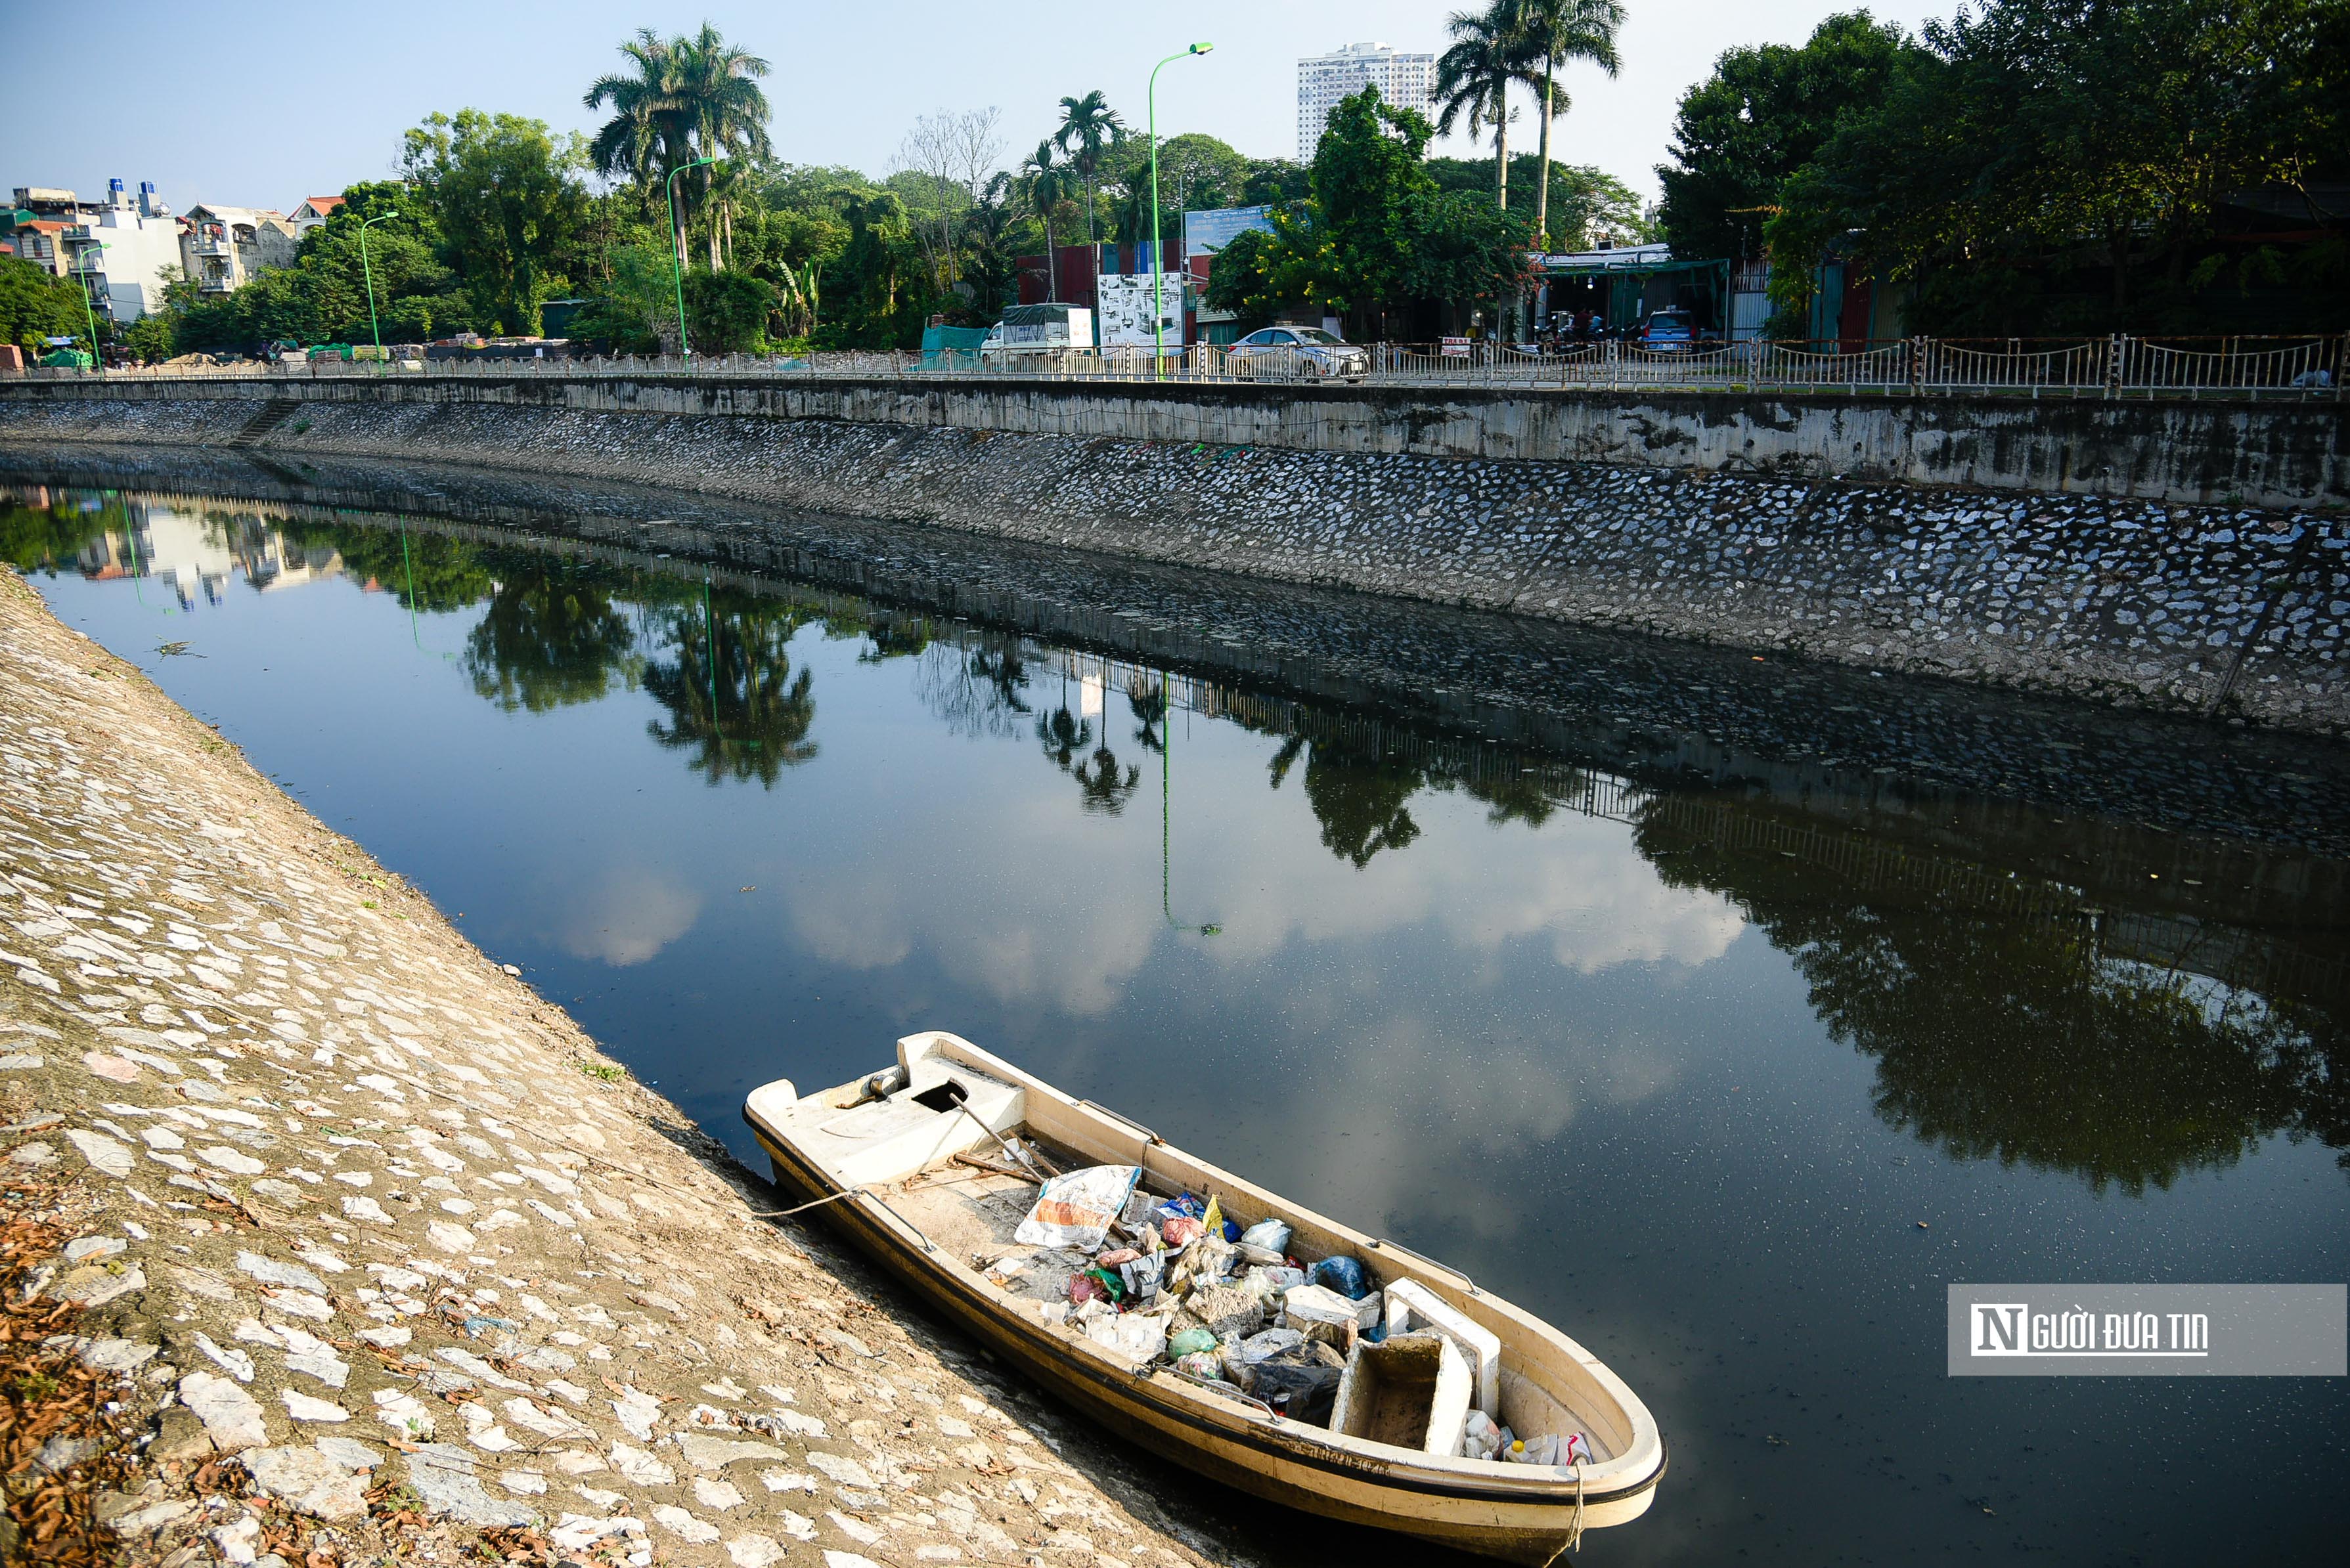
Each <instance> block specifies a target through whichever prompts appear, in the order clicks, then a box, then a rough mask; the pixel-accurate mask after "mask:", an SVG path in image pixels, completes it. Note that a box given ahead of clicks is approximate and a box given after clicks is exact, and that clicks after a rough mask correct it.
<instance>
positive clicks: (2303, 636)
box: [0, 383, 2350, 733]
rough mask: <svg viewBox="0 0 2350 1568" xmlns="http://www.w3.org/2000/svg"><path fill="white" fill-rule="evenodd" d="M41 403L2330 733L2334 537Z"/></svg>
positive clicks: (1466, 480) (660, 431)
mask: <svg viewBox="0 0 2350 1568" xmlns="http://www.w3.org/2000/svg"><path fill="white" fill-rule="evenodd" d="M30 390H31V389H19V391H18V393H17V394H16V395H12V396H10V397H8V398H6V399H0V457H5V458H6V459H7V460H8V461H10V462H15V463H19V464H22V463H27V462H29V463H35V464H38V463H41V462H57V461H60V458H61V454H64V453H66V452H69V451H70V450H71V449H72V448H74V447H76V446H83V447H85V448H86V447H87V445H88V443H92V442H105V443H110V444H128V445H132V446H144V447H148V448H150V449H154V448H169V447H174V446H178V447H188V446H208V447H214V448H220V447H239V448H243V449H247V450H250V452H252V453H253V455H254V457H255V460H256V461H259V462H264V463H267V464H272V465H276V468H278V469H279V470H281V471H284V472H298V470H299V468H300V465H301V464H302V463H303V462H305V461H306V460H307V459H310V458H313V457H316V458H319V459H324V458H328V457H359V458H372V459H383V460H391V461H400V460H401V459H407V460H410V461H417V460H438V461H446V462H458V463H465V464H473V465H481V466H485V467H491V468H495V469H498V470H500V471H504V472H513V471H516V470H523V471H528V472H538V473H548V474H559V475H567V476H573V477H579V478H593V479H603V480H619V481H624V482H629V483H648V484H660V485H669V486H674V487H681V488H687V489H692V490H698V491H702V492H705V493H712V494H716V495H722V496H727V497H733V498H736V499H741V500H745V501H754V502H758V503H761V504H769V505H785V506H795V507H802V508H807V509H811V510H820V511H826V512H831V513H837V514H848V515H853V516H861V517H870V518H879V519H885V520H892V521H901V522H914V523H924V524H937V525H941V526H948V527H952V528H957V529H961V530H965V531H968V532H972V533H976V534H981V535H994V536H998V537H1004V538H1012V539H1017V540H1022V541H1025V542H1030V543H1039V544H1051V545H1068V546H1074V547H1076V548H1080V549H1087V550H1093V551H1101V552H1108V553H1112V554H1116V555H1121V556H1128V557H1139V558H1142V559H1147V560H1152V561H1159V562H1169V563H1175V564H1180V565H1187V566H1206V567H1211V568H1213V569H1216V570H1219V571H1226V572H1235V573H1243V574H1247V575H1250V576H1258V577H1263V578H1270V579H1274V580H1279V581H1286V582H1293V583H1310V584H1316V585H1321V586H1326V587H1344V588H1350V589H1357V590H1365V591H1369V592H1375V593H1382V594H1390V595H1399V596H1405V597H1417V598H1424V599H1431V600H1436V601H1439V602H1442V603H1446V604H1453V605H1461V606H1466V607H1475V608H1483V609H1494V610H1503V611H1508V612H1512V613H1514V614H1520V615H1528V616H1534V617H1540V618H1553V619H1558V620H1565V621H1572V622H1576V623H1579V624H1584V625H1591V626H1601V627H1611V628H1625V629H1633V630H1639V631H1647V632H1657V633H1662V634H1665V635H1668V636H1672V637H1678V638H1686V639H1698V640H1702V641H1708V642H1713V643H1718V644H1727V645H1730V646H1732V647H1736V648H1740V649H1760V650H1776V651H1783V652H1789V653H1796V654H1802V655H1804V656H1807V657H1812V658H1817V659H1828V660H1833V661H1835V662H1840V663H1846V664H1853V665H1861V666H1866V667H1867V668H1871V669H1879V670H1904V671H1914V672H1918V673H1927V674H1936V675H1945V676H1950V677H1955V678H1958V679H1961V680H1973V681H1979V682H1984V683H1989V684H1995V685H2003V686H2010V687H2015V688H2020V689H2024V690H2033V691H2054V692H2062V693H2065V694H2069V695H2074V696H2082V697H2088V698H2092V699H2095V700H2098V701H2109V702H2114V703H2117V704H2121V705H2125V706H2136V707H2150V708H2156V709H2161V710H2167V711H2174V712H2188V713H2195V714H2217V713H2222V712H2225V713H2228V714H2230V715H2231V716H2237V717H2241V718H2243V719H2245V720H2247V721H2249V722H2256V723H2262V724H2272V725H2277V726H2281V727H2285V728H2292V729H2299V730H2305V731H2314V732H2332V733H2343V732H2350V668H2345V662H2346V661H2350V517H2346V516H2345V514H2342V513H2341V512H2340V511H2339V510H2338V509H2329V510H2324V511H2318V510H2303V511H2293V510H2269V511H2263V510H2259V509H2256V508H2251V507H2245V506H2232V505H2220V504H2168V503H2165V502H2159V501H2147V500H2126V499H2111V498H2102V497H2097V496H2091V495H2083V494H2077V493H2021V492H2003V493H1986V492H1981V491H1963V490H1942V489H1928V488H1921V487H1916V486H1909V485H1902V484H1894V483H1844V482H1840V481H1837V480H1835V479H1833V478H1828V477H1820V478H1812V479H1790V478H1785V477H1779V476H1774V475H1770V474H1748V473H1740V472H1700V471H1694V470H1690V469H1681V468H1674V467H1670V466H1640V465H1636V464H1629V463H1600V462H1566V461H1541V462H1537V461H1525V462H1493V461H1483V460H1461V459H1454V458H1445V457H1437V456H1427V455H1421V454H1419V453H1414V452H1400V453H1377V452H1313V451H1302V450H1296V449H1295V448H1286V447H1284V448H1274V447H1255V446H1211V445H1207V444H1203V443H1197V442H1188V443H1170V442H1152V441H1133V440H1125V439H1117V438H1112V437H1107V436H1103V437H1099V438H1095V439H1079V438H1075V437H1070V436H1064V435H1033V434H1006V433H997V432H993V431H986V430H970V429H962V428H952V427H948V426H945V425H940V424H933V425H928V426H918V425H906V424H888V423H869V422H860V421H847V420H823V419H780V418H774V417H765V416H759V415H744V414H736V413H722V414H716V415H710V416H685V415H681V416H668V415H662V416H655V415H647V414H639V413H625V412H596V411H581V410H567V409H562V408H553V407H524V406H505V405H499V404H494V403H491V402H486V401H470V402H468V401H422V400H411V399H407V398H405V397H402V398H390V396H389V394H387V399H386V400H369V399H366V398H363V397H359V396H354V397H350V398H338V399H337V400H330V401H320V402H317V403H307V404H303V405H301V406H300V408H299V410H298V413H296V412H294V411H293V410H292V408H291V406H290V405H288V406H286V407H278V406H276V405H270V404H264V403H257V402H253V401H239V400H234V399H229V398H220V397H213V398H203V399H194V398H191V399H185V400H172V399H170V398H138V399H125V400H112V401H108V400H93V399H91V398H88V397H83V398H64V397H48V398H42V397H34V396H30V395H27V394H28V393H29V392H30ZM149 390H154V389H149ZM342 390H345V389H344V388H340V387H338V392H339V391H342ZM350 390H353V391H355V392H363V391H364V383H358V384H355V385H354V387H353V388H351V389H350ZM411 390H413V389H410V388H401V389H400V391H402V392H403V393H404V392H407V391H411ZM713 395H714V394H713ZM942 395H943V394H942ZM255 432H259V433H257V434H256V433H255Z"/></svg>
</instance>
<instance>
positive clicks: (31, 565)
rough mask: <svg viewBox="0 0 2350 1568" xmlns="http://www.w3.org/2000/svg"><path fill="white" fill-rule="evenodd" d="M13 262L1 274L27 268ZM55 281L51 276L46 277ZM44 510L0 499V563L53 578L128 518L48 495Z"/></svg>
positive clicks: (116, 508) (108, 508)
mask: <svg viewBox="0 0 2350 1568" xmlns="http://www.w3.org/2000/svg"><path fill="white" fill-rule="evenodd" d="M30 265H32V264H31V263H30V262H21V261H18V260H16V258H15V257H13V256H12V257H8V258H5V260H0V270H5V267H9V266H30ZM52 276H54V275H52ZM50 497H51V499H50V501H49V504H47V506H32V505H28V504H26V503H25V502H22V501H20V500H18V499H17V498H16V497H15V496H13V495H0V561H5V562H7V563H8V565H10V566H14V567H16V569H17V570H18V571H20V572H35V571H47V572H51V573H54V572H55V571H56V570H57V563H59V562H60V561H69V560H71V559H73V558H74V557H75V556H78V555H79V554H80V553H81V548H82V546H83V545H86V544H88V542H89V541H90V540H91V539H93V538H96V537H97V536H98V535H100V534H103V533H105V532H106V531H107V530H108V529H109V528H115V529H124V528H127V527H128V526H129V525H130V517H129V514H128V512H127V511H126V510H125V508H124V506H123V504H122V503H121V502H120V501H119V500H118V501H112V502H109V503H107V504H105V505H103V506H101V507H100V508H99V510H97V511H94V512H85V511H83V510H82V509H81V503H80V502H79V501H78V499H69V498H68V497H67V496H66V495H64V494H63V493H59V492H57V491H51V492H50Z"/></svg>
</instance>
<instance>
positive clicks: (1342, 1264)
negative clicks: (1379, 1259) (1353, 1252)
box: [1305, 1258, 1371, 1302]
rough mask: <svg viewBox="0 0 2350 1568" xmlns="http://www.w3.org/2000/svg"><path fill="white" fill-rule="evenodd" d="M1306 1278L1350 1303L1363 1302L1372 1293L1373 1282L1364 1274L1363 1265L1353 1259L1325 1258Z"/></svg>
mask: <svg viewBox="0 0 2350 1568" xmlns="http://www.w3.org/2000/svg"><path fill="white" fill-rule="evenodd" d="M1305 1277H1306V1278H1307V1279H1308V1280H1310V1281H1312V1282H1314V1283H1315V1284H1317V1285H1320V1286H1321V1287H1322V1288H1323V1289H1324V1290H1330V1291H1336V1292H1337V1293H1339V1294H1340V1295H1342V1296H1345V1297H1346V1298H1347V1300H1348V1301H1350V1302H1358V1301H1361V1300H1362V1299H1363V1298H1364V1297H1365V1296H1367V1295H1369V1294H1370V1293H1371V1282H1370V1281H1369V1279H1368V1278H1367V1276H1365V1274H1364V1273H1363V1265H1362V1264H1360V1263H1358V1262H1356V1261H1355V1260H1354V1259H1352V1258H1325V1259H1323V1260H1322V1261H1321V1262H1318V1263H1316V1264H1315V1265H1314V1267H1313V1269H1312V1270H1311V1271H1309V1272H1307V1274H1306V1276H1305Z"/></svg>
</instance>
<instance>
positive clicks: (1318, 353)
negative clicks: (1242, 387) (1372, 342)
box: [1224, 327, 1371, 381]
mask: <svg viewBox="0 0 2350 1568" xmlns="http://www.w3.org/2000/svg"><path fill="white" fill-rule="evenodd" d="M1224 362H1225V363H1226V364H1227V365H1229V366H1231V367H1232V372H1233V374H1235V375H1240V376H1250V377H1259V376H1262V377H1267V378H1271V377H1279V376H1294V377H1316V378H1326V377H1333V376H1343V377H1345V378H1346V379H1348V380H1350V381H1359V380H1361V379H1363V378H1364V377H1366V376H1367V375H1369V374H1370V373H1371V352H1370V350H1369V349H1367V348H1362V347H1360V346H1359V345H1357V344H1353V343H1349V342H1347V340H1346V339H1344V338H1342V337H1333V336H1332V335H1331V334H1329V333H1327V332H1325V331H1323V330H1322V329H1321V328H1320V327H1266V328H1264V330H1263V331H1262V332H1252V333H1250V334H1249V335H1248V336H1247V337H1243V338H1242V339H1241V340H1240V341H1239V342H1237V343H1235V344H1233V345H1232V347H1231V348H1227V349H1225V350H1224Z"/></svg>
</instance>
